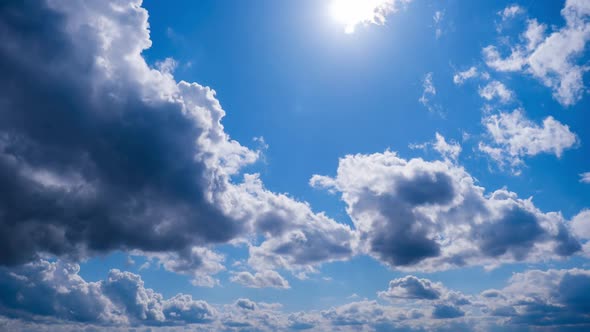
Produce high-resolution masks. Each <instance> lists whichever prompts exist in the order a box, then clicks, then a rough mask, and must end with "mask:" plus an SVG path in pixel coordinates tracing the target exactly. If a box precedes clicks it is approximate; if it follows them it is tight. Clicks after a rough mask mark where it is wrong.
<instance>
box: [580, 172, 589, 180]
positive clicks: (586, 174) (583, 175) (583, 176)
mask: <svg viewBox="0 0 590 332" xmlns="http://www.w3.org/2000/svg"><path fill="white" fill-rule="evenodd" d="M580 182H582V183H590V172H585V173H582V174H580Z"/></svg>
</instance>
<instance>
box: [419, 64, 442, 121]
mask: <svg viewBox="0 0 590 332" xmlns="http://www.w3.org/2000/svg"><path fill="white" fill-rule="evenodd" d="M432 76H433V74H432V73H428V74H426V76H424V81H423V82H422V88H423V89H424V90H423V92H422V96H421V97H420V98H419V99H418V101H419V102H420V103H421V104H422V105H424V107H426V108H427V109H428V110H429V111H430V112H433V111H435V110H436V109H437V108H438V106H437V105H433V104H432V103H431V99H432V98H433V97H434V96H436V87H435V86H434V82H433V79H432Z"/></svg>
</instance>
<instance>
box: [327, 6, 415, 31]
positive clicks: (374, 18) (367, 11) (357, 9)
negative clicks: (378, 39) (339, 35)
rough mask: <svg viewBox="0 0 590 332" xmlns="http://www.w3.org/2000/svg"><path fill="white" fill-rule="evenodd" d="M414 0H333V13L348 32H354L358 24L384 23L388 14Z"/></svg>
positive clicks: (331, 8)
mask: <svg viewBox="0 0 590 332" xmlns="http://www.w3.org/2000/svg"><path fill="white" fill-rule="evenodd" d="M411 1H412V0H332V2H331V5H330V6H331V7H330V10H331V14H332V17H333V18H334V19H335V20H336V21H338V22H339V23H341V24H343V25H344V31H345V32H346V33H353V32H354V31H355V29H356V27H357V26H358V25H368V24H376V25H383V24H385V22H386V20H387V16H389V15H390V14H393V13H395V12H397V11H398V10H399V9H400V7H402V6H404V5H406V4H408V3H410V2H411Z"/></svg>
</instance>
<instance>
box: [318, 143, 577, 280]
mask: <svg viewBox="0 0 590 332" xmlns="http://www.w3.org/2000/svg"><path fill="white" fill-rule="evenodd" d="M311 184H312V185H313V186H316V187H323V188H327V189H330V190H335V191H339V192H340V193H341V194H342V200H343V201H344V202H345V203H346V205H347V212H348V214H349V215H350V217H351V219H352V220H353V222H354V225H355V228H356V230H357V232H358V233H359V239H360V240H359V250H360V251H361V252H366V253H368V254H370V255H372V256H374V257H376V258H377V259H379V260H381V261H383V262H385V263H387V264H388V265H390V266H392V267H394V268H397V269H405V270H422V271H424V270H441V269H447V268H451V267H458V266H465V265H489V266H493V265H497V264H501V263H503V262H515V261H535V260H539V259H548V258H559V257H567V256H570V255H572V254H573V253H575V252H578V251H579V250H580V243H579V242H578V240H576V239H575V237H574V236H572V234H571V232H570V231H569V230H568V228H567V227H566V223H565V220H564V218H563V217H562V216H561V214H560V213H554V212H550V213H543V212H541V211H540V210H539V209H538V208H537V207H535V205H534V204H533V202H532V199H530V198H529V199H521V198H518V196H517V195H516V194H515V193H513V192H510V191H508V190H506V189H500V190H496V191H494V192H492V193H490V194H485V192H484V188H482V187H479V186H477V185H476V184H475V179H473V177H471V175H469V174H468V173H467V172H466V171H465V170H464V169H463V168H462V167H460V166H457V165H455V164H452V163H450V162H448V161H447V162H441V161H425V160H423V159H420V158H416V159H411V160H405V159H403V158H400V157H399V156H398V155H397V154H396V153H394V152H390V151H386V152H384V153H375V154H369V155H364V154H357V155H348V156H346V157H344V158H341V159H340V162H339V166H338V171H337V175H336V176H335V177H333V178H332V177H327V176H318V175H315V176H314V177H313V178H312V179H311Z"/></svg>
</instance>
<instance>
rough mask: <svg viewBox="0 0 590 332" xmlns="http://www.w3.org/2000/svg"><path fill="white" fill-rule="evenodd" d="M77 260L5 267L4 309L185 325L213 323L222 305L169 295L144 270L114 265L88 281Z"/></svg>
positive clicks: (84, 319) (0, 309)
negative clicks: (146, 279)
mask: <svg viewBox="0 0 590 332" xmlns="http://www.w3.org/2000/svg"><path fill="white" fill-rule="evenodd" d="M79 271H80V267H79V265H77V264H71V263H65V262H62V261H58V262H53V263H52V262H48V261H45V260H40V261H36V262H32V263H27V264H24V265H21V266H19V267H17V268H12V269H8V268H5V267H4V268H0V285H1V286H2V296H1V297H0V304H1V305H0V313H1V314H3V315H5V316H9V317H14V318H26V319H34V318H39V317H46V318H50V319H56V320H63V321H73V322H81V323H92V324H99V325H113V326H132V325H154V326H162V325H184V324H192V323H208V322H211V321H212V320H213V319H214V318H215V316H216V314H217V313H216V310H215V309H214V308H213V307H212V306H210V305H209V304H207V303H206V302H204V301H196V300H193V299H192V297H191V296H190V295H186V294H178V295H176V296H174V297H172V298H170V299H164V298H163V296H162V295H161V294H160V293H157V292H155V291H154V290H152V289H150V288H146V287H145V286H144V282H143V280H142V279H141V277H140V276H139V275H136V274H133V273H130V272H123V271H119V270H116V269H113V270H111V271H110V272H109V275H108V277H107V279H106V280H101V281H97V282H87V281H85V280H84V279H83V278H82V277H80V275H79Z"/></svg>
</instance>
